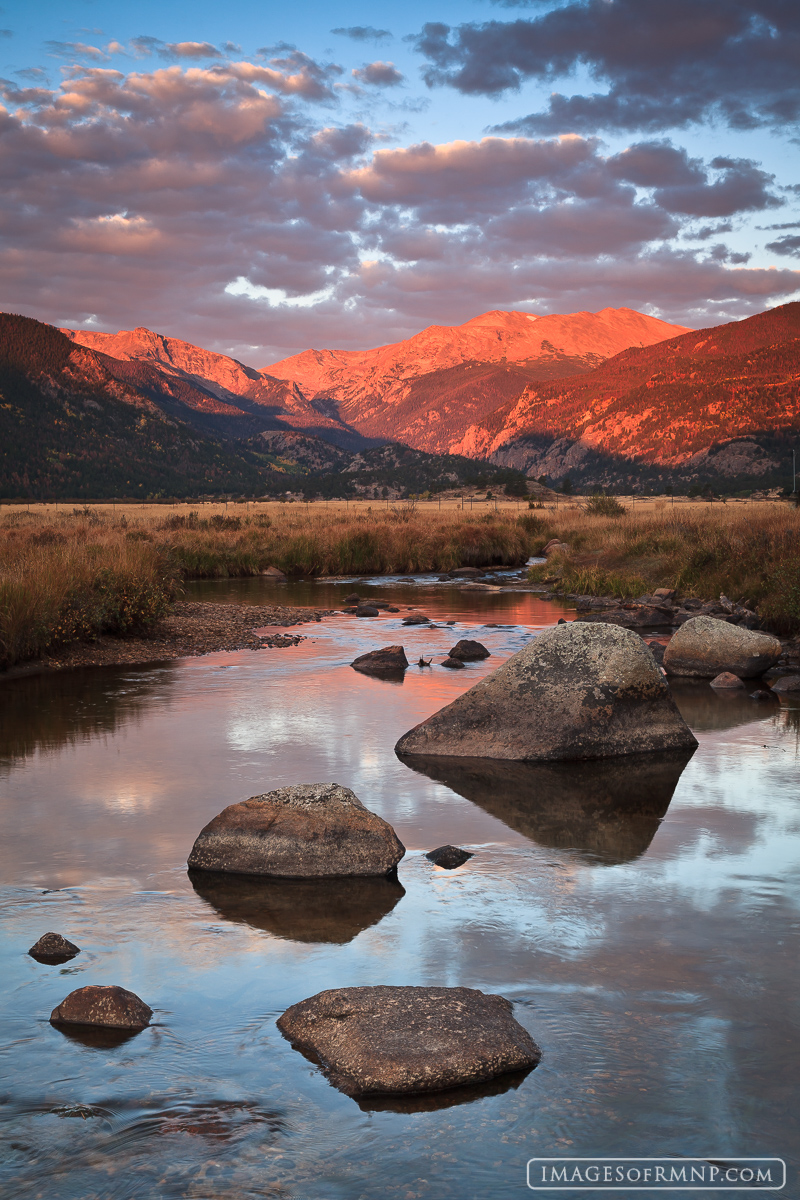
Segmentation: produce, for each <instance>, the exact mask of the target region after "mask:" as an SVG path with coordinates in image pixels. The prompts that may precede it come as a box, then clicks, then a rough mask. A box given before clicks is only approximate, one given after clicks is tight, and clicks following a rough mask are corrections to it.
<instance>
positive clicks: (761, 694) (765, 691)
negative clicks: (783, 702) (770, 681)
mask: <svg viewBox="0 0 800 1200" xmlns="http://www.w3.org/2000/svg"><path fill="white" fill-rule="evenodd" d="M750 699H751V700H759V701H762V702H763V701H764V700H774V699H775V697H774V696H773V694H772V688H759V689H758V691H757V692H751V693H750Z"/></svg>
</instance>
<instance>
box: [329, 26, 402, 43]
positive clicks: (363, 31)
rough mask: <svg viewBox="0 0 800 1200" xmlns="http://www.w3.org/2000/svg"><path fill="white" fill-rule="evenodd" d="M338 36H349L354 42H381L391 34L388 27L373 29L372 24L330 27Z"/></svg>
mask: <svg viewBox="0 0 800 1200" xmlns="http://www.w3.org/2000/svg"><path fill="white" fill-rule="evenodd" d="M331 33H335V34H337V36H338V37H349V38H352V39H353V41H354V42H382V41H386V39H387V38H390V37H391V36H392V35H391V33H390V32H389V30H388V29H375V28H373V26H372V25H350V26H348V27H347V28H346V29H343V28H341V27H340V28H339V29H332V30H331Z"/></svg>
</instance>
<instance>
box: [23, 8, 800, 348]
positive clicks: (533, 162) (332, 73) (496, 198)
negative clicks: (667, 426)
mask: <svg viewBox="0 0 800 1200" xmlns="http://www.w3.org/2000/svg"><path fill="white" fill-rule="evenodd" d="M0 29H2V30H3V31H4V32H3V35H2V36H0V76H2V78H3V81H4V83H3V89H4V93H3V95H4V98H3V101H2V103H3V104H4V106H5V109H4V113H3V118H2V122H0V156H2V157H0V169H1V170H2V176H3V178H4V180H5V184H4V186H3V188H2V189H0V305H1V306H2V307H3V308H4V309H6V310H13V311H20V312H25V313H28V314H29V315H32V316H36V317H39V318H40V319H42V320H47V321H53V322H55V323H59V324H69V325H83V326H85V327H88V328H95V329H106V330H116V329H118V328H131V327H133V326H136V325H148V326H149V327H151V328H156V329H158V330H159V331H161V332H164V333H169V334H171V335H173V336H179V337H185V338H187V339H188V340H191V341H195V342H198V343H199V344H202V345H206V346H209V347H212V348H215V349H223V350H227V351H232V352H234V353H236V354H237V355H238V356H240V357H242V358H243V359H244V360H245V361H249V362H252V363H254V364H255V365H257V366H261V365H265V364H266V363H267V362H269V361H271V360H274V359H277V358H279V357H282V356H283V355H285V354H287V353H291V352H293V351H295V350H298V349H302V348H304V347H306V346H311V345H314V346H341V347H345V348H355V347H357V346H364V345H375V344H380V343H382V342H387V341H392V340H396V339H398V338H400V337H404V336H408V335H410V334H412V333H414V332H416V331H417V330H418V329H420V328H422V327H424V326H425V325H428V324H431V323H434V322H435V323H441V324H456V323H460V322H461V321H464V320H467V319H468V318H469V317H471V316H474V315H477V313H479V312H482V311H485V310H487V309H490V308H504V309H511V308H516V309H523V310H526V311H531V312H570V311H577V310H580V309H590V310H596V309H599V308H603V307H607V306H611V307H618V306H622V305H627V306H629V307H633V308H638V309H640V310H642V311H647V312H651V313H654V314H655V315H659V316H664V317H665V318H668V319H670V320H674V321H680V322H683V323H685V324H690V325H694V326H701V325H705V324H715V323H719V322H720V321H723V320H730V319H735V318H737V317H741V316H745V315H748V314H749V313H752V312H757V311H760V310H761V309H763V308H766V307H768V306H771V305H774V304H778V303H783V302H786V301H787V300H789V299H794V298H796V296H797V295H798V294H799V293H798V289H799V288H800V270H799V269H798V268H800V187H799V186H798V180H799V179H800V175H799V174H798V171H797V165H798V115H799V114H800V8H798V6H797V5H796V3H784V0H755V2H748V0H703V4H701V5H697V4H696V2H694V0H693V2H692V3H689V0H669V2H668V0H564V2H562V3H556V4H553V3H548V2H547V0H541V2H538V0H530V2H529V3H519V4H516V3H511V2H509V3H503V4H492V3H489V2H483V0H480V2H473V3H463V2H462V3H458V4H454V3H452V2H450V0H441V2H439V0H427V2H426V3H424V4H423V3H419V2H417V0H412V2H409V3H405V4H402V5H401V4H397V3H388V4H384V5H383V6H381V9H380V16H379V17H378V16H376V9H375V6H374V5H367V4H360V3H349V4H344V5H340V6H336V7H335V8H333V7H332V6H330V5H325V4H316V3H311V2H309V0H299V2H296V3H294V4H290V5H289V4H286V5H276V4H263V3H262V4H250V3H241V2H233V3H228V4H225V5H220V4H217V3H215V4H211V3H202V2H201V3H195V4H191V5H190V4H175V3H170V4H166V5H164V4H156V3H141V2H134V3H132V4H129V5H128V6H125V7H122V6H118V5H112V4H110V3H106V2H105V0H97V2H90V0H74V2H73V3H71V4H70V5H69V6H67V5H63V4H56V3H32V4H27V5H25V6H22V5H14V6H11V5H9V4H8V3H6V4H5V6H4V7H3V8H2V10H0ZM334 31H335V32H334Z"/></svg>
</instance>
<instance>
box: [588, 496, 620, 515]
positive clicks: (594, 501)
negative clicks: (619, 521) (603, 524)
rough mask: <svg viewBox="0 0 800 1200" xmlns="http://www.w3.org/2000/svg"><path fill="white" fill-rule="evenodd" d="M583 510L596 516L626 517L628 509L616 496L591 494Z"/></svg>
mask: <svg viewBox="0 0 800 1200" xmlns="http://www.w3.org/2000/svg"><path fill="white" fill-rule="evenodd" d="M583 511H584V512H587V513H591V514H592V516H595V517H624V516H625V513H626V512H627V509H626V508H625V505H624V504H620V502H619V500H618V499H617V497H616V496H601V495H599V494H598V495H595V496H590V497H589V499H588V500H587V501H586V504H585V505H584V506H583Z"/></svg>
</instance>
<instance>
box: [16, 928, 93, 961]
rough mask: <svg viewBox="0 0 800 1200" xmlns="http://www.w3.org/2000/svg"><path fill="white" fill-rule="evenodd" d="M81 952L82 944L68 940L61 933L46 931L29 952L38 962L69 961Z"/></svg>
mask: <svg viewBox="0 0 800 1200" xmlns="http://www.w3.org/2000/svg"><path fill="white" fill-rule="evenodd" d="M80 952H81V948H80V946H76V945H75V943H74V942H69V941H67V939H66V938H65V937H62V935H61V934H60V933H44V934H42V936H41V937H40V938H39V940H38V942H36V943H35V944H34V945H33V946H31V948H30V950H29V951H28V954H30V956H31V958H35V959H36V961H37V962H40V963H53V964H55V963H65V962H69V960H70V959H71V958H74V957H75V955H76V954H80Z"/></svg>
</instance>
